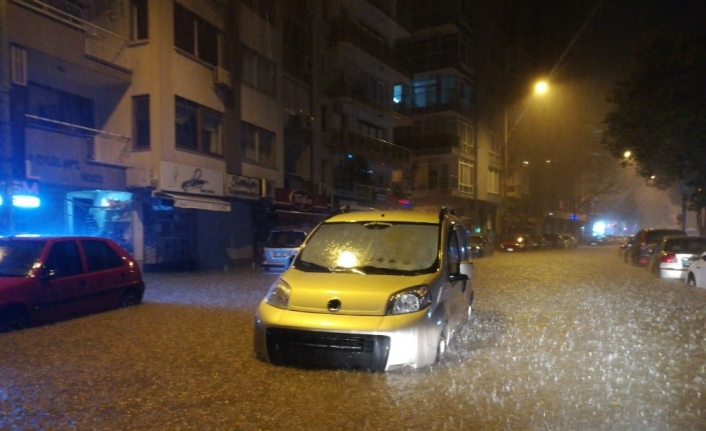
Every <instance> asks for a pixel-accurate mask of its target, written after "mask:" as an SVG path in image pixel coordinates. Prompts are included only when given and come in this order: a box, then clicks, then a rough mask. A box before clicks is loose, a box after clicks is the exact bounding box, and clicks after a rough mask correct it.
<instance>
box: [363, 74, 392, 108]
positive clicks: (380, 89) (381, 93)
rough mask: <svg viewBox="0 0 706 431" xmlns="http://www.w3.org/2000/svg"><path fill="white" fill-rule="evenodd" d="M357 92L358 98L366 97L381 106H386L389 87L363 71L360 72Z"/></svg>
mask: <svg viewBox="0 0 706 431" xmlns="http://www.w3.org/2000/svg"><path fill="white" fill-rule="evenodd" d="M355 91H356V95H357V96H362V97H365V98H366V99H368V100H370V101H372V102H374V103H377V104H378V105H381V106H385V105H386V101H387V85H386V84H385V83H384V82H382V81H378V80H377V79H376V78H375V77H373V76H372V75H369V74H368V73H365V72H363V71H362V70H361V71H359V72H358V83H357V88H355Z"/></svg>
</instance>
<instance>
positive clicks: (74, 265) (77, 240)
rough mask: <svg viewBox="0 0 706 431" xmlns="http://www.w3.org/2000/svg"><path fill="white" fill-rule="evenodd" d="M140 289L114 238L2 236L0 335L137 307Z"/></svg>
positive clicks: (127, 258) (135, 270)
mask: <svg viewBox="0 0 706 431" xmlns="http://www.w3.org/2000/svg"><path fill="white" fill-rule="evenodd" d="M144 291H145V284H144V282H143V280H142V273H141V271H140V267H139V266H138V264H137V262H135V260H134V259H133V258H132V256H130V254H129V253H128V252H127V251H125V250H124V249H123V248H121V247H120V246H119V245H118V244H116V243H115V242H114V241H112V240H109V239H105V238H94V237H43V236H31V237H29V236H28V237H23V236H12V237H4V238H0V332H7V331H12V330H19V329H23V328H27V327H30V326H36V325H41V324H47V323H54V322H58V321H61V320H66V319H70V318H74V317H79V316H84V315H88V314H91V313H96V312H99V311H105V310H110V309H114V308H118V307H127V306H130V305H135V304H138V303H140V302H141V301H142V295H143V294H144Z"/></svg>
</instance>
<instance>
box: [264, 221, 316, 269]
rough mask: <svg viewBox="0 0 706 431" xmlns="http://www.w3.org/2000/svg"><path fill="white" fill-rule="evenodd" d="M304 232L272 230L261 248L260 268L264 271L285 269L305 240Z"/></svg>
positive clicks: (298, 230) (297, 230)
mask: <svg viewBox="0 0 706 431" xmlns="http://www.w3.org/2000/svg"><path fill="white" fill-rule="evenodd" d="M306 234H307V233H306V231H303V230H300V229H274V230H272V231H270V234H269V236H268V237H267V239H266V240H265V244H264V245H263V248H262V260H261V262H260V266H261V267H262V269H263V270H264V271H271V270H280V271H283V270H285V269H287V267H288V266H289V264H290V262H291V260H292V258H294V256H296V254H297V253H298V252H299V247H300V246H301V244H302V242H304V239H305V238H306Z"/></svg>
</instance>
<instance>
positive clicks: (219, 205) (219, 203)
mask: <svg viewBox="0 0 706 431" xmlns="http://www.w3.org/2000/svg"><path fill="white" fill-rule="evenodd" d="M156 196H157V197H166V198H168V199H172V200H174V206H175V207H176V208H189V209H197V210H209V211H224V212H230V203H229V202H226V201H224V200H221V199H215V198H205V197H201V196H192V195H182V194H179V193H164V192H160V193H158V194H156Z"/></svg>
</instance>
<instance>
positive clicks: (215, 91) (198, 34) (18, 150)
mask: <svg viewBox="0 0 706 431" xmlns="http://www.w3.org/2000/svg"><path fill="white" fill-rule="evenodd" d="M503 5H504V3H503V2H467V1H461V0H441V1H426V0H386V1H385V0H383V1H380V0H374V1H373V0H326V1H324V0H270V1H264V0H240V1H237V0H233V1H226V0H112V1H111V0H92V1H81V2H79V1H74V0H45V1H39V0H0V8H1V9H0V54H2V55H0V58H2V68H1V69H0V70H1V72H0V73H1V74H0V85H1V86H2V88H1V90H2V91H0V97H1V98H2V102H3V103H2V104H1V106H0V139H1V140H2V145H1V146H0V147H1V151H2V156H3V157H2V159H1V160H0V180H1V181H2V185H3V188H2V198H3V205H2V206H0V208H1V211H2V212H1V214H2V217H0V229H2V234H18V233H62V234H89V235H100V236H107V237H111V238H113V239H115V240H117V241H118V242H119V243H120V244H122V245H123V246H124V247H125V248H126V249H128V250H129V251H130V252H131V253H132V254H133V255H134V256H135V257H136V258H137V259H138V260H139V261H140V262H141V263H142V265H143V266H144V267H145V269H146V270H163V269H164V270H166V269H180V270H181V269H215V268H222V267H223V266H224V265H231V264H233V263H234V262H236V263H237V262H247V263H249V262H250V261H251V260H252V259H256V258H257V253H258V244H259V243H261V242H262V241H264V239H265V237H266V235H267V232H268V231H269V229H271V228H274V227H281V226H283V225H287V226H297V227H302V228H305V229H310V228H312V227H313V226H315V225H316V224H317V223H318V222H319V221H320V220H321V219H322V218H323V217H325V216H326V215H327V214H330V212H331V211H332V210H333V209H335V208H337V207H339V206H342V205H354V206H365V207H374V208H380V209H391V208H402V209H412V210H430V209H431V210H436V209H437V208H438V207H440V206H442V205H446V206H450V207H453V208H454V209H455V211H456V213H457V214H458V215H459V216H461V217H463V218H465V219H466V220H467V222H468V223H469V226H472V227H473V228H474V229H475V230H477V231H479V232H483V233H495V232H496V231H498V230H499V229H500V228H501V224H502V223H503V219H502V212H501V210H502V204H503V198H504V197H511V196H512V192H509V193H506V190H509V187H510V186H508V188H507V189H505V188H504V187H505V186H504V183H503V181H504V180H503V178H506V177H507V171H508V164H507V160H508V159H507V157H508V155H507V147H503V139H502V137H503V136H502V130H503V129H502V127H503V123H502V113H503V109H504V107H505V101H506V94H505V89H504V86H505V83H506V79H507V71H508V69H507V46H508V45H507V43H508V38H507V34H506V33H504V30H503V25H504V23H506V21H507V15H506V13H505V11H504V8H503ZM57 41H61V43H57ZM504 194H507V196H504ZM24 197H30V198H33V199H30V205H29V206H30V207H23V206H21V205H20V204H21V203H23V202H25V201H24V200H23V198H24ZM13 200H15V201H16V202H15V204H16V205H13ZM32 206H33V207H32Z"/></svg>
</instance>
